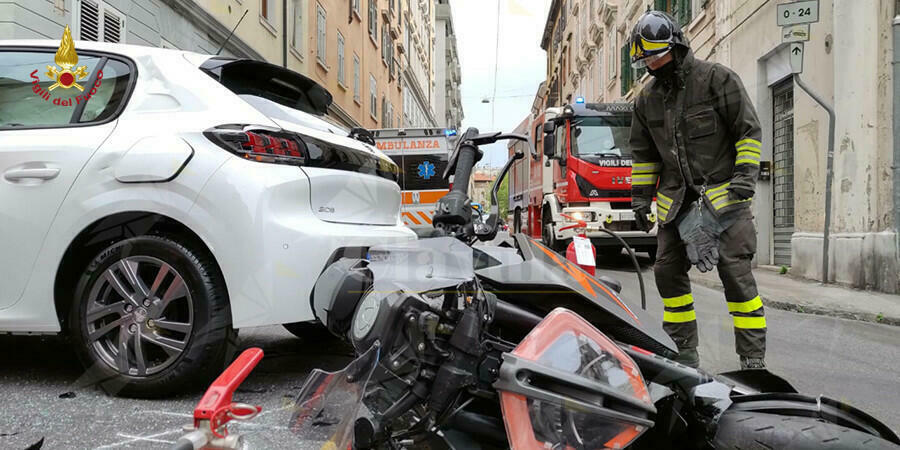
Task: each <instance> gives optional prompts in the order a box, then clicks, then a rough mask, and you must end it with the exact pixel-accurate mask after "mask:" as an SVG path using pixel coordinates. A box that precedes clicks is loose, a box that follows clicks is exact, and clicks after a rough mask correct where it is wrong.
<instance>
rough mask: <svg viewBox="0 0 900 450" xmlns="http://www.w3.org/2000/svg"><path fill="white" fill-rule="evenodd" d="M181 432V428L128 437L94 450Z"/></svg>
mask: <svg viewBox="0 0 900 450" xmlns="http://www.w3.org/2000/svg"><path fill="white" fill-rule="evenodd" d="M183 432H184V430H182V429H181V428H176V429H174V430H169V431H163V432H162V433H156V434H151V435H148V436H136V437H130V438H128V439H127V440H124V441H119V442H114V443H112V444H106V445H101V446H99V447H95V448H96V449H97V450H99V449H101V448H115V447H121V446H123V445H128V444H131V443H134V442H137V441H146V440H149V439H153V438H158V437H161V436H165V435H168V434H175V433H183ZM117 435H118V436H119V437H122V434H121V433H118V434H117Z"/></svg>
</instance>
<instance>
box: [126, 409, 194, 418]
mask: <svg viewBox="0 0 900 450" xmlns="http://www.w3.org/2000/svg"><path fill="white" fill-rule="evenodd" d="M137 414H162V415H164V416H175V417H189V418H192V419H193V418H194V415H193V414H187V413H177V412H170V411H157V410H154V409H148V410H145V411H138V412H137Z"/></svg>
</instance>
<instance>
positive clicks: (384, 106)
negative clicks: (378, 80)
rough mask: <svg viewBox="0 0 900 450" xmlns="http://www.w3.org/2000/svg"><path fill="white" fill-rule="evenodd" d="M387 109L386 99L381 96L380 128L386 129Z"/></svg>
mask: <svg viewBox="0 0 900 450" xmlns="http://www.w3.org/2000/svg"><path fill="white" fill-rule="evenodd" d="M388 112H389V111H388V107H387V98H386V97H385V96H383V95H382V96H381V126H383V127H385V128H388V117H390V116H389V115H388Z"/></svg>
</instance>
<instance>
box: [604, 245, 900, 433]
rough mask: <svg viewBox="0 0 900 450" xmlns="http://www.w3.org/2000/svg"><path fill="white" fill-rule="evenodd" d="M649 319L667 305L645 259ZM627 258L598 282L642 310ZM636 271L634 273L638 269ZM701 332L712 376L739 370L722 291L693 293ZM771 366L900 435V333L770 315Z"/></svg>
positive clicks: (802, 387)
mask: <svg viewBox="0 0 900 450" xmlns="http://www.w3.org/2000/svg"><path fill="white" fill-rule="evenodd" d="M639 259H640V261H639V263H640V264H641V267H642V273H643V276H644V283H645V287H646V291H647V312H648V313H649V314H650V315H651V316H653V317H654V318H656V319H657V320H659V321H660V322H661V321H662V313H663V307H662V300H660V297H659V293H658V292H657V290H656V285H655V284H654V281H653V270H652V267H650V266H649V260H648V259H646V258H639ZM629 266H632V264H631V262H630V260H629V259H627V258H626V257H625V256H624V254H623V255H622V256H621V257H619V258H614V259H613V260H606V261H598V275H600V274H604V275H608V276H612V277H615V278H617V279H619V280H620V281H621V282H622V285H623V289H622V296H623V298H625V299H628V300H629V304H630V305H632V306H636V307H638V308H640V289H639V287H638V282H637V275H636V274H635V271H634V269H633V268H631V269H630V270H628V269H626V267H629ZM632 267H633V266H632ZM693 294H694V304H695V309H696V311H697V321H698V324H699V328H700V349H699V351H700V365H701V366H702V367H703V368H704V369H706V370H708V371H710V372H713V373H720V372H726V371H730V370H737V369H739V368H740V364H739V362H738V357H737V355H736V354H735V353H734V329H733V327H732V322H731V317H730V316H729V315H728V308H727V306H726V304H725V297H724V295H723V294H722V292H720V291H717V290H713V289H710V288H707V287H704V286H700V285H698V284H694V286H693ZM766 324H767V325H768V336H767V340H768V342H767V350H766V363H767V364H768V366H769V370H770V371H771V372H772V373H775V374H777V375H780V376H782V377H783V378H785V379H786V380H788V381H789V382H791V383H792V384H793V385H794V387H796V388H797V390H798V391H800V392H803V393H806V394H814V395H824V396H827V397H831V398H834V399H837V400H840V401H843V402H846V403H849V404H850V405H852V406H854V407H857V408H859V409H862V410H863V411H865V412H867V413H869V414H871V415H873V416H874V417H876V418H877V419H879V420H881V421H882V422H884V423H886V424H887V425H888V426H890V427H891V428H893V429H894V430H895V431H898V432H900V327H894V326H889V325H879V324H873V323H868V322H859V321H853V320H846V319H837V318H832V317H825V316H817V315H811V314H799V313H794V312H788V311H782V310H777V309H772V308H767V309H766Z"/></svg>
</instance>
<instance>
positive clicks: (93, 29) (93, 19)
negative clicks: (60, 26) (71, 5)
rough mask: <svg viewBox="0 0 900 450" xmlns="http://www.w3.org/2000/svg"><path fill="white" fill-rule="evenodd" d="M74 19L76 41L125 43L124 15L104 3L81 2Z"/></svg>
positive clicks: (93, 1) (92, 0)
mask: <svg viewBox="0 0 900 450" xmlns="http://www.w3.org/2000/svg"><path fill="white" fill-rule="evenodd" d="M77 6H78V14H77V17H76V19H75V23H74V25H75V28H76V30H77V32H76V33H75V36H77V37H76V39H78V40H82V41H94V42H111V43H114V44H124V43H125V15H124V14H122V13H120V12H118V11H117V10H116V9H115V8H113V7H112V6H110V5H108V4H107V3H106V2H103V1H99V0H81V1H79V2H78V4H77Z"/></svg>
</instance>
